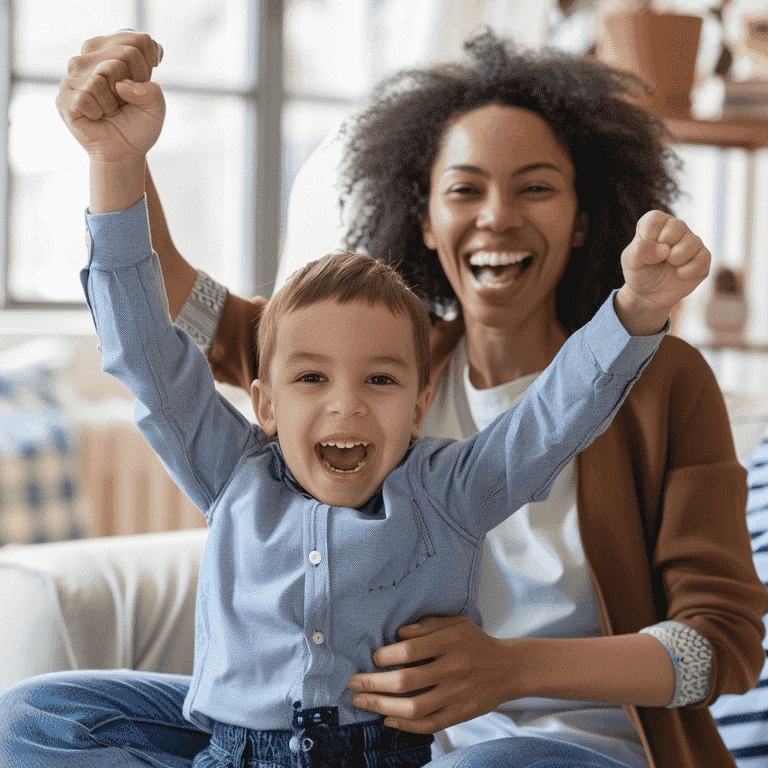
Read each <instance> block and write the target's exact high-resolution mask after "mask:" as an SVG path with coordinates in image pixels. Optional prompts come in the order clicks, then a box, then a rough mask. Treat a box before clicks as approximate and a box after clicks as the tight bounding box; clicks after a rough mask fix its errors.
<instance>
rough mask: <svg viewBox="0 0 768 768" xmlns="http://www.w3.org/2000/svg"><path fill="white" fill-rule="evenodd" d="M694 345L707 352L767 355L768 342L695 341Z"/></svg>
mask: <svg viewBox="0 0 768 768" xmlns="http://www.w3.org/2000/svg"><path fill="white" fill-rule="evenodd" d="M694 346H696V347H698V348H699V349H701V350H706V351H707V352H747V353H750V354H756V355H768V343H765V344H763V343H761V342H754V341H745V342H741V343H735V344H729V343H727V342H717V341H701V342H696V343H695V344H694Z"/></svg>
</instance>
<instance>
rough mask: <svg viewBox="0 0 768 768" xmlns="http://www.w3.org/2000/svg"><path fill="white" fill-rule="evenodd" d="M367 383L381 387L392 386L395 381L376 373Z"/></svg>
mask: <svg viewBox="0 0 768 768" xmlns="http://www.w3.org/2000/svg"><path fill="white" fill-rule="evenodd" d="M368 381H369V382H370V383H371V384H376V385H377V386H381V385H383V384H394V383H395V380H394V379H393V378H392V377H391V376H387V375H385V374H383V373H377V374H376V375H375V376H371V377H370V378H369V379H368Z"/></svg>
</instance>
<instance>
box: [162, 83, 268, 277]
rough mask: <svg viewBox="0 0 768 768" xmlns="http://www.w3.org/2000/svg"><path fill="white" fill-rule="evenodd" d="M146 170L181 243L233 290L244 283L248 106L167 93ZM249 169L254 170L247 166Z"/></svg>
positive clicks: (198, 264)
mask: <svg viewBox="0 0 768 768" xmlns="http://www.w3.org/2000/svg"><path fill="white" fill-rule="evenodd" d="M166 102H167V105H168V106H167V114H166V118H165V125H164V126H163V132H162V134H161V135H160V139H159V140H158V142H157V144H156V145H155V146H154V147H153V149H152V152H151V153H150V155H149V167H150V169H151V170H152V176H153V178H154V179H155V183H156V185H157V188H158V190H159V192H160V197H161V199H162V201H163V210H164V211H165V214H166V218H167V219H168V226H169V227H170V230H171V235H172V236H173V240H174V242H175V244H176V247H177V248H178V249H179V250H180V251H181V253H182V254H184V256H185V257H186V258H188V260H189V261H190V262H191V263H192V264H194V265H195V266H196V267H200V268H201V269H203V270H205V271H206V272H208V273H209V274H210V275H211V276H212V277H214V278H216V279H217V280H220V281H221V282H223V283H224V284H225V285H227V286H228V287H229V288H231V289H232V290H234V291H238V290H240V287H241V286H242V285H244V284H245V283H244V280H243V269H244V267H243V254H242V251H243V237H242V230H243V224H242V222H243V209H244V201H243V184H244V180H243V162H244V156H245V148H244V147H245V142H246V140H247V141H249V142H250V141H254V140H255V137H246V136H245V133H244V126H245V106H244V104H243V102H242V101H240V100H239V99H234V98H228V97H226V98H221V97H195V96H179V95H177V94H176V95H174V94H168V93H166ZM246 170H247V172H248V173H255V171H256V169H255V168H252V167H249V168H247V169H246Z"/></svg>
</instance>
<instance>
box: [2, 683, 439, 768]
mask: <svg viewBox="0 0 768 768" xmlns="http://www.w3.org/2000/svg"><path fill="white" fill-rule="evenodd" d="M189 684H190V678H189V677H185V676H183V675H164V674H158V673H150V672H136V671H133V670H119V671H98V672H62V673H60V674H53V675H45V676H42V677H38V678H33V679H31V680H27V681H25V682H23V683H20V684H18V685H16V686H14V687H13V688H11V689H9V690H8V691H5V692H4V693H2V694H0V768H51V767H54V768H97V767H98V768H103V766H109V768H139V766H153V767H154V768H191V767H192V766H193V767H194V768H214V767H215V768H225V766H226V767H227V768H277V767H278V766H279V767H280V768H412V767H413V768H416V766H421V765H424V764H425V763H427V762H428V761H429V759H430V746H429V745H430V743H431V741H432V737H431V736H418V735H414V734H408V733H405V732H403V731H396V730H393V729H391V728H386V727H384V726H383V725H382V724H381V722H380V721H371V722H368V723H363V724H358V725H347V726H329V725H325V724H323V723H320V724H315V723H311V724H310V725H308V726H306V727H295V728H294V729H293V730H281V731H249V730H247V729H245V728H239V727H237V726H232V725H226V724H217V725H216V726H214V732H213V735H212V736H211V735H210V734H208V733H206V732H204V731H202V730H200V729H199V728H197V727H196V726H194V725H192V724H191V723H189V722H188V721H187V720H185V719H184V717H183V715H182V704H183V701H184V697H185V696H186V694H187V691H188V690H189Z"/></svg>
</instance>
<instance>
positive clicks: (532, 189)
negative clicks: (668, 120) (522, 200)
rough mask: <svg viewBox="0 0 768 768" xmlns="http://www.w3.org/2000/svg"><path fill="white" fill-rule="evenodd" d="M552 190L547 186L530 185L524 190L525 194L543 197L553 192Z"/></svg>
mask: <svg viewBox="0 0 768 768" xmlns="http://www.w3.org/2000/svg"><path fill="white" fill-rule="evenodd" d="M551 191H552V188H551V187H548V186H545V185H544V184H529V185H528V186H527V187H525V189H523V192H526V193H529V194H532V195H541V194H544V193H546V192H551Z"/></svg>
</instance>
